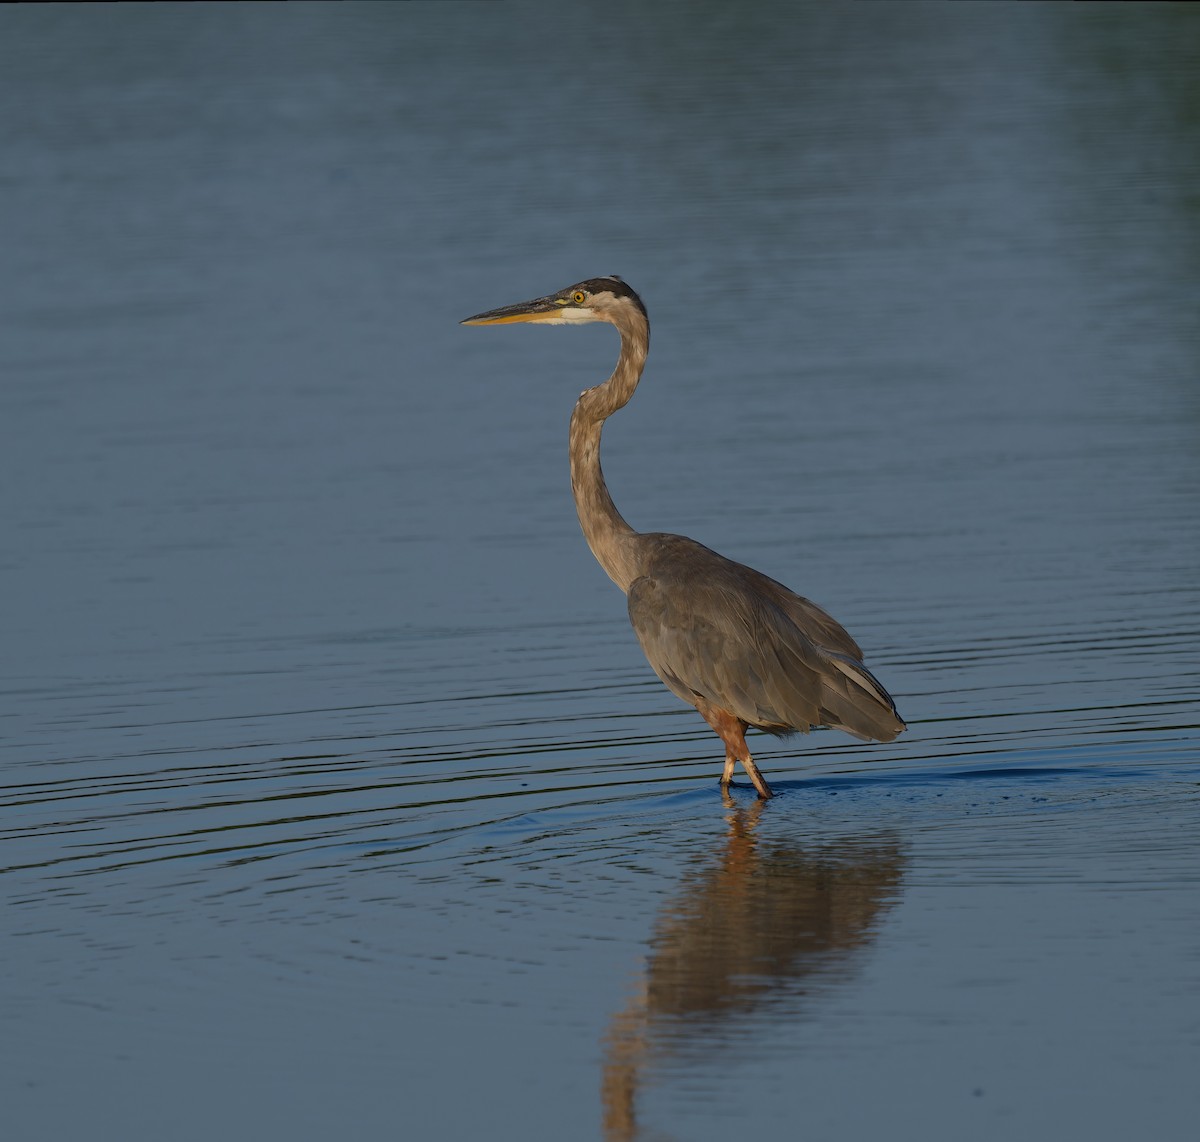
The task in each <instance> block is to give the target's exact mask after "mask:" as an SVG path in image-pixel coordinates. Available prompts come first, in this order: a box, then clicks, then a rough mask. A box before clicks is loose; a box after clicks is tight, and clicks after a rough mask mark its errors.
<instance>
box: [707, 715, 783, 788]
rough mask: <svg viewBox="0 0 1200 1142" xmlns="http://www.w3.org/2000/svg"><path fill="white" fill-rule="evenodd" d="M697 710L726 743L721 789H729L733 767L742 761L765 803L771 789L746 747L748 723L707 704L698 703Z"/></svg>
mask: <svg viewBox="0 0 1200 1142" xmlns="http://www.w3.org/2000/svg"><path fill="white" fill-rule="evenodd" d="M696 709H697V710H699V711H700V716H701V717H702V718H703V719H704V720H705V721H706V722H707V723H708V724H709V725H710V726H712V728H713V729H714V730H716V732H717V735H718V736H719V737H720V739H721V740H722V741H723V742H724V743H725V772H724V773H723V774H722V775H721V788H722V789H728V788H729V783H730V782H731V781H732V780H733V767H734V766H735V765H736V764H737V763H738V762H739V761H740V762H741V763H742V767H743V768H744V769H745V771H746V773H747V774H748V775H749V777H750V780H751V781H753V782H754V788H755V789H757V790H758V795H759V796H760V797H761V798H762V799H763V800H764V801H765V800H766V799H767V798H768V797H770V796H771V795H772V794H771V787H770V786H769V785H768V784H767V783H766V781H765V780H764V778H763V775H762V774H761V773H759V771H758V766H757V765H755V764H754V759H753V758H752V757H751V756H750V750H749V749H748V748H747V747H746V723H745V722H743V721H742V720H741V718H738V717H735V716H734V715H733V714H731V713H729V711H728V710H722V709H720V708H719V707H717V706H711V705H709V704H708V703H707V702H697V703H696Z"/></svg>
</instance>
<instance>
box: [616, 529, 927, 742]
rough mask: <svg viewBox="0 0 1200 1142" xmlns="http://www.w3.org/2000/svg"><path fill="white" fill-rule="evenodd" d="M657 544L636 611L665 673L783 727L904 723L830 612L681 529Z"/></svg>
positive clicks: (764, 723) (865, 730) (639, 585)
mask: <svg viewBox="0 0 1200 1142" xmlns="http://www.w3.org/2000/svg"><path fill="white" fill-rule="evenodd" d="M644 538H645V539H646V540H648V541H651V542H652V543H653V544H654V546H653V547H652V549H651V551H650V553H649V554H650V557H649V558H648V559H646V560H645V563H644V566H645V574H643V575H642V576H641V577H640V578H638V579H636V580H635V581H634V582H633V584H632V585H631V586H630V589H629V619H630V622H631V623H632V624H633V629H634V632H635V633H636V635H637V638H638V642H639V643H640V644H641V647H642V650H643V651H644V653H645V655H646V658H647V659H648V660H649V662H650V665H651V666H652V667H653V668H654V671H655V673H656V674H657V675H658V676H659V678H661V679H662V681H663V682H664V683H665V684H666V686H667V687H668V688H669V689H670V690H671V691H672V692H673V693H675V694H677V695H678V696H679V697H680V698H682V699H683V700H684V701H685V702H690V703H694V702H695V700H696V699H697V698H702V699H704V700H705V701H707V702H709V703H712V704H713V705H716V706H719V707H720V708H721V709H724V710H727V711H729V712H730V713H731V714H734V715H735V716H736V717H738V718H740V719H741V720H742V721H744V722H747V723H748V724H750V725H753V726H758V727H760V728H762V729H767V730H773V731H775V732H787V731H790V730H800V731H802V732H805V733H807V732H808V730H809V729H810V728H811V727H812V726H816V725H828V726H834V727H836V728H838V729H842V730H845V731H846V732H848V733H850V734H853V735H854V736H855V737H858V738H862V739H872V738H874V739H877V740H880V741H891V740H892V739H893V738H894V737H895V736H896V735H897V734H898V733H899V732H900V731H901V730H902V729H903V728H904V723H903V722H902V721H901V720H900V718H899V715H898V714H897V713H896V708H895V705H894V703H893V702H892V699H891V696H890V695H889V694H888V692H887V691H886V690H885V689H884V688H883V686H882V685H880V683H879V681H878V680H877V679H876V678H875V677H874V675H872V674H871V672H870V671H869V670H867V668H866V667H865V666H863V665H862V662H861V661H860V659H861V653H862V652H861V651H860V650H859V648H858V644H857V643H856V642H855V641H854V640H853V639H852V638H851V637H850V635H849V634H847V633H846V631H845V630H844V629H843V628H842V627H841V626H840V625H839V624H838V623H837V621H836V620H835V619H833V618H832V617H831V616H830V615H828V614H827V613H826V612H825V611H823V610H821V608H820V607H818V606H816V604H814V603H811V602H809V600H807V599H803V598H801V597H800V596H799V595H794V594H793V593H792V592H790V591H788V589H787V588H786V587H784V586H782V584H779V583H776V582H775V581H774V580H773V579H768V578H767V577H766V576H764V575H761V574H759V572H757V571H754V570H753V569H751V568H749V567H743V566H742V565H741V564H738V563H734V562H732V561H731V560H728V559H725V558H724V557H723V556H721V555H718V554H717V553H716V552H714V551H711V550H709V549H708V548H706V547H703V546H702V545H700V544H698V543H695V542H694V541H692V540H687V539H684V538H683V537H681V536H646V537H644Z"/></svg>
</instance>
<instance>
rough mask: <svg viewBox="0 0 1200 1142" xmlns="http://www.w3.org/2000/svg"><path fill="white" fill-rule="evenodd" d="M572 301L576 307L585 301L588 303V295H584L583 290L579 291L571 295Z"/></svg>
mask: <svg viewBox="0 0 1200 1142" xmlns="http://www.w3.org/2000/svg"><path fill="white" fill-rule="evenodd" d="M571 300H572V301H573V302H574V303H575V304H576V305H582V304H583V303H584V302H585V301H587V295H586V294H584V292H583V290H581V289H577V290H576V291H575V292H574V293H573V294H571Z"/></svg>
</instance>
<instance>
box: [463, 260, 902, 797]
mask: <svg viewBox="0 0 1200 1142" xmlns="http://www.w3.org/2000/svg"><path fill="white" fill-rule="evenodd" d="M514 321H537V322H542V323H544V324H550V325H577V324H580V323H582V322H589V321H607V322H609V323H610V324H611V325H615V326H616V327H617V329H618V331H619V332H620V334H621V355H620V357H619V358H618V359H617V367H616V368H615V369H614V370H613V373H612V376H611V377H609V379H608V380H607V381H605V382H604V384H602V385H597V386H596V387H595V388H593V389H588V390H587V391H586V392H585V393H583V395H582V396H580V398H579V401H578V403H577V404H576V405H575V411H574V413H573V414H572V416H571V486H572V488H573V490H574V492H575V507H576V509H577V510H578V512H579V522H580V524H581V525H582V526H583V534H584V536H585V537H586V539H587V542H588V546H589V547H590V548H591V549H592V554H593V555H595V557H596V558H597V560H599V562H600V566H601V567H603V568H604V570H605V571H607V572H608V575H609V578H611V579H612V580H613V582H614V583H616V584H617V586H618V587H620V588H621V590H622V591H624V592H625V593H626V595H628V597H629V618H630V620H631V621H632V623H633V629H634V632H635V633H636V634H637V637H638V641H639V642H640V643H641V644H642V650H643V651H645V653H646V657H647V658H648V659H649V660H650V665H651V666H652V667H654V671H655V673H656V674H657V675H658V676H659V678H661V679H662V680H663V682H665V683H666V685H667V687H668V688H669V689H670V690H672V691H673V692H674V693H675V694H678V695H679V697H680V698H682V699H683V700H684V701H685V702H690V703H691V704H692V705H693V706H695V707H696V709H697V710H699V711H700V714H701V716H702V717H703V718H704V720H705V721H706V722H708V724H709V725H710V726H712V728H713V729H714V730H716V732H717V733H718V734H719V735H720V737H721V740H722V741H723V742H724V743H725V771H724V773H723V775H722V777H721V784H722V786H725V787H728V785H729V783H730V782H731V781H732V780H733V770H734V765H735V763H736V762H738V761H740V762H741V763H742V765H743V766H744V767H745V770H746V772H747V773H748V774H749V775H750V780H751V781H753V782H754V787H755V788H756V789H757V790H758V793H759V796H760V797H770V796H771V789H770V787H769V786H768V785H767V783H766V781H765V780H764V779H763V776H762V774H761V773H759V771H758V766H756V765H755V764H754V761H753V759H752V758H751V757H750V751H749V750H748V749H747V748H746V729H747V728H748V727H749V726H755V727H757V728H758V729H761V730H766V731H767V732H768V733H776V734H786V733H792V732H793V731H795V730H801V731H802V732H804V733H807V732H808V731H809V729H810V728H811V727H813V726H834V727H835V728H837V729H840V730H845V731H846V732H847V733H849V734H853V735H854V736H855V737H857V738H862V739H864V740H870V739H877V740H879V741H885V742H886V741H891V740H892V739H893V738H894V737H895V736H896V735H897V734H898V733H899V732H900V731H901V730H903V729H904V723H903V722H902V721H901V720H900V715H899V714H898V713H897V712H896V706H895V703H893V701H892V699H891V696H890V695H889V694H888V692H887V691H886V690H885V689H884V688H883V686H882V685H881V684H880V683H879V682H878V680H877V679H876V678H875V676H874V675H873V674H871V672H870V671H869V670H868V669H867V668H866V667H865V666H864V665H863V663H862V657H863V654H862V651H861V650H860V649H859V646H858V643H856V642H855V641H854V639H852V638H851V637H850V635H848V634H847V633H846V631H845V630H843V629H842V627H841V625H840V624H839V623H838V622H837V621H836V620H835V619H833V618H832V617H831V616H830V615H828V614H826V613H825V612H824V611H823V610H821V608H820V607H818V606H817V605H816V604H815V603H812V602H810V601H809V600H808V599H804V598H801V597H800V596H799V595H796V594H793V593H792V592H791V591H789V590H788V589H787V588H786V587H785V586H783V584H782V583H777V582H775V580H774V579H768V578H767V577H766V576H765V575H763V574H761V573H760V572H758V571H755V570H754V569H753V568H751V567H746V566H744V565H743V564H741V563H734V562H733V561H732V560H730V559H726V558H725V557H724V556H722V555H718V554H717V553H716V552H715V551H711V550H709V549H708V548H707V547H703V546H702V545H701V544H699V543H696V542H695V540H692V539H686V538H685V537H684V536H682V535H667V534H664V533H661V532H648V533H645V534H643V533H640V532H636V531H634V530H633V528H631V527H630V526H629V524H627V523H626V522H625V520H624V519H623V518H622V517H621V514H620V512H618V511H617V509H616V506H615V505H614V504H613V501H612V497H611V496H610V495H609V494H608V488H607V486H606V485H605V483H604V474H603V472H601V470H600V431H601V429H602V428H603V426H604V422H605V420H607V419H608V417H609V416H610V415H611V414H612V413H614V412H616V411H617V409H619V408H622V407H623V406H624V405H625V404H626V403H627V402H628V401H629V398H630V397H632V396H633V392H634V390H635V389H636V388H637V386H638V381H639V380H641V376H642V368H643V366H644V365H645V362H646V353H647V351H648V349H649V346H650V322H649V319H648V318H647V317H646V307H645V306H644V305H642V302H641V299H640V298H639V297H638V295H637V294H636V293H634V292H633V290H631V289H630V288H629V286H627V285H626V284H625V283H624V282H623V281H621V279H620V278H615V277H612V278H594V279H592V280H591V281H586V282H580V283H579V284H578V285H573V286H571V287H570V288H569V289H565V290H563V291H562V292H560V293H555V294H549V295H548V296H546V297H539V298H536V299H535V300H533V301H526V302H522V303H521V304H519V305H510V306H505V307H504V308H502V309H493V310H490V311H489V312H487V313H480V314H478V315H477V316H475V317H469V318H467V319H466V321H465V322H463V324H464V325H500V324H505V323H508V322H514Z"/></svg>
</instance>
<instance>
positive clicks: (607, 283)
mask: <svg viewBox="0 0 1200 1142" xmlns="http://www.w3.org/2000/svg"><path fill="white" fill-rule="evenodd" d="M514 321H540V322H542V323H543V324H545V325H580V324H582V323H584V322H586V321H607V322H609V323H610V324H612V325H615V326H617V327H618V328H619V329H625V328H631V327H634V326H637V325H639V324H641V325H643V326H644V325H645V324H646V307H645V306H644V305H643V304H642V299H641V298H640V297H638V295H637V294H636V293H634V292H633V290H631V289H630V288H629V287H628V286H627V285H626V284H625V283H624V282H623V281H621V279H620V278H618V277H611V278H589V279H588V280H587V281H585V282H577V283H576V284H575V285H573V286H567V288H566V289H564V290H559V291H558V293H550V294H547V295H546V296H545V297H535V298H534V299H533V300H532V301H523V302H521V303H520V304H518V305H505V306H502V307H501V308H500V309H489V310H488V311H487V313H477V314H476V315H475V316H474V317H468V318H466V320H464V321H463V322H462V324H463V325H506V324H508V323H510V322H514Z"/></svg>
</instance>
